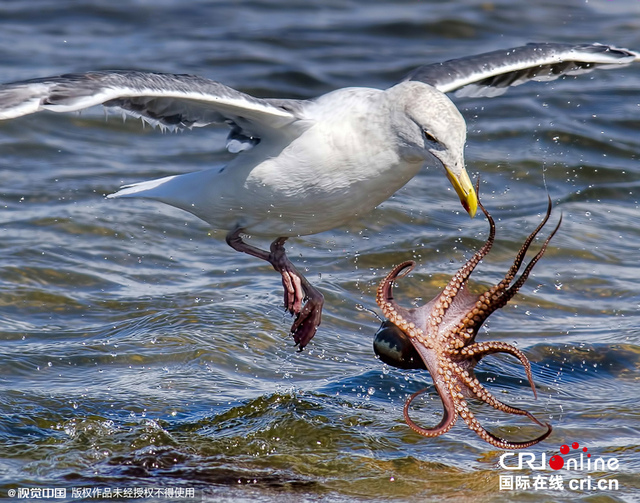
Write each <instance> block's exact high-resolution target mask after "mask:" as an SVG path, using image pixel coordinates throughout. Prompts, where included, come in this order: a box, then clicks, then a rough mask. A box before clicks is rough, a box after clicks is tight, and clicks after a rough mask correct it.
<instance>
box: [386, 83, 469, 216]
mask: <svg viewBox="0 0 640 503" xmlns="http://www.w3.org/2000/svg"><path fill="white" fill-rule="evenodd" d="M387 92H388V93H389V95H390V97H391V100H392V102H393V103H394V110H395V114H394V115H395V118H396V120H395V121H394V122H395V124H396V127H395V129H396V134H397V135H398V137H399V139H400V143H401V148H400V152H401V155H402V156H404V157H405V158H406V159H407V160H409V161H415V160H423V161H424V162H425V163H430V164H440V165H442V167H443V168H444V170H445V173H446V175H447V178H448V179H449V181H450V182H451V185H452V186H453V188H454V190H455V191H456V193H457V194H458V197H459V198H460V202H461V203H462V206H463V207H464V209H465V210H466V211H467V213H469V215H470V216H471V217H473V216H475V214H476V210H477V209H478V197H477V195H476V191H475V189H474V187H473V184H472V183H471V180H470V179H469V174H468V173H467V170H466V169H465V167H464V145H465V142H466V138H467V125H466V123H465V121H464V118H463V117H462V115H461V114H460V112H459V111H458V109H457V108H456V106H455V105H454V104H453V102H452V101H451V100H450V99H449V98H447V96H446V95H445V94H444V93H442V92H440V91H438V90H437V89H436V88H435V87H432V86H430V85H428V84H425V83H423V82H417V81H405V82H401V83H400V84H397V85H395V86H393V87H392V88H390V89H388V90H387Z"/></svg>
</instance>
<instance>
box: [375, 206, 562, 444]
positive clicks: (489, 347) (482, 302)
mask: <svg viewBox="0 0 640 503" xmlns="http://www.w3.org/2000/svg"><path fill="white" fill-rule="evenodd" d="M479 206H480V208H481V209H482V211H483V212H484V214H485V215H486V217H487V220H488V221H489V227H490V232H489V237H488V239H487V241H486V242H485V244H484V245H483V246H482V248H481V249H480V250H478V251H477V252H476V253H475V254H474V255H473V257H472V258H471V259H470V260H469V261H467V262H466V263H465V264H464V265H463V266H462V267H461V268H460V270H459V271H458V272H457V273H456V274H455V275H454V276H453V278H451V280H450V281H449V283H448V284H447V286H446V287H445V288H444V290H443V291H442V292H440V293H439V294H438V295H437V296H436V297H435V298H434V299H433V300H431V301H430V302H428V303H427V304H425V305H423V306H420V307H416V308H412V309H407V308H404V307H402V306H400V305H399V304H398V303H397V302H396V301H395V300H394V298H393V284H394V282H396V281H397V279H398V278H401V277H403V276H405V275H406V274H408V273H409V272H411V270H412V269H413V268H414V267H415V262H413V261H407V262H403V263H401V264H399V265H397V266H396V267H394V268H393V270H391V272H389V274H388V275H387V276H386V277H385V278H384V280H382V282H381V283H380V286H379V287H378V289H377V295H376V301H377V303H378V305H379V306H380V308H381V309H382V312H383V314H384V316H385V317H386V318H387V321H385V322H384V323H383V324H382V326H381V328H380V330H379V331H378V333H377V334H376V340H375V342H374V349H375V351H376V353H377V354H378V356H379V357H380V359H381V360H382V361H383V362H385V363H388V364H390V365H393V366H396V367H400V368H414V369H418V368H424V369H427V370H428V371H429V373H430V374H431V377H432V379H433V383H434V385H435V388H436V391H437V393H438V395H439V396H440V398H441V400H442V403H443V406H444V414H443V417H442V420H441V421H440V423H439V424H438V425H437V426H435V427H433V428H425V427H422V426H419V425H418V424H416V423H415V422H414V421H413V420H412V419H411V417H410V416H409V410H410V407H411V404H412V402H413V401H414V400H415V399H416V397H418V396H419V395H421V394H422V393H424V392H425V391H427V389H428V388H427V389H423V390H420V391H418V392H416V393H414V394H413V395H411V397H410V398H409V399H408V400H407V401H406V403H405V406H404V419H405V421H406V422H407V424H408V425H409V427H410V428H411V429H412V430H413V431H415V432H416V433H418V434H420V435H424V436H425V437H437V436H439V435H442V434H444V433H447V432H448V431H449V430H450V429H451V428H452V427H453V425H454V424H455V423H456V420H457V419H458V416H460V417H461V418H462V419H463V420H464V422H465V423H466V424H467V425H468V426H469V428H471V429H472V430H473V431H475V432H476V433H477V434H478V435H479V436H480V437H481V438H482V439H483V440H485V441H486V442H489V443H490V444H492V445H494V446H495V447H498V448H501V449H522V448H526V447H530V446H532V445H534V444H537V443H538V442H541V441H543V440H544V439H546V438H547V437H548V436H549V435H550V434H551V431H552V427H551V425H550V424H548V423H546V424H543V423H542V422H540V421H539V420H538V419H537V418H536V417H534V416H533V415H532V414H531V413H530V412H527V411H526V410H522V409H519V408H516V407H512V406H510V405H507V404H505V403H503V402H501V401H500V400H498V399H497V398H495V397H494V396H493V395H492V394H491V393H490V392H489V391H488V390H487V389H486V388H485V387H484V386H483V385H482V384H480V382H479V381H478V379H477V377H476V376H475V374H474V368H475V366H476V365H477V364H478V362H479V361H480V360H481V359H482V358H484V357H485V356H487V355H491V354H496V353H507V354H510V355H512V356H515V357H516V358H518V360H520V362H521V363H522V365H523V366H524V370H525V372H526V375H527V379H528V381H529V384H530V385H531V389H532V390H533V394H534V397H536V398H537V393H536V388H535V385H534V382H533V377H532V375H531V364H530V363H529V360H528V358H527V357H526V356H525V354H524V353H523V352H522V351H520V350H519V349H518V348H516V347H515V346H513V345H511V344H507V343H505V342H496V341H491V342H476V341H475V338H476V335H477V334H478V330H479V329H480V327H481V326H482V324H483V323H484V322H485V321H486V319H487V318H488V317H489V316H490V315H491V314H492V313H493V312H494V311H496V310H497V309H500V308H501V307H504V306H505V305H506V304H507V302H509V300H510V299H511V298H512V297H513V296H514V295H515V294H516V293H517V292H518V290H519V289H520V287H522V285H523V284H524V283H525V281H526V280H527V278H528V276H529V273H530V272H531V270H532V269H533V267H534V266H535V264H536V263H537V262H538V260H540V258H541V257H542V255H543V254H544V252H545V250H546V249H547V245H548V244H549V241H550V240H551V238H552V237H553V236H554V234H555V233H556V231H557V230H558V228H559V227H560V223H561V221H562V218H560V221H559V222H558V224H557V226H556V227H555V229H554V230H553V231H552V232H551V234H550V235H549V237H547V239H546V240H545V241H544V243H543V244H542V246H541V248H540V250H539V251H538V253H537V254H536V255H535V256H534V257H533V258H532V259H531V261H530V262H529V263H528V265H527V266H526V267H525V268H524V270H523V272H522V274H521V275H520V277H519V278H518V279H515V277H516V275H517V274H518V271H519V269H520V267H521V265H522V262H523V261H524V258H525V255H526V253H527V250H528V249H529V246H530V245H531V243H532V241H533V240H534V239H535V237H536V236H537V234H538V233H539V232H540V230H541V229H542V228H543V227H544V225H545V224H546V223H547V221H548V219H549V216H550V215H551V207H552V204H551V199H549V205H548V208H547V212H546V215H545V217H544V218H543V220H542V222H541V223H540V224H539V225H538V227H536V229H535V230H534V231H533V232H532V233H531V234H530V235H529V237H528V238H527V239H526V240H525V242H524V244H523V245H522V247H521V248H520V251H519V252H518V254H517V255H516V258H515V261H514V263H513V265H512V266H511V268H510V269H509V271H508V272H507V274H506V276H505V277H504V279H503V280H502V281H500V282H499V283H498V284H497V285H495V286H493V287H491V288H489V289H488V290H486V291H485V292H484V293H482V294H480V295H474V294H472V293H470V292H469V290H468V288H467V280H468V278H469V276H470V275H471V273H472V272H473V270H474V269H475V267H476V266H477V265H478V263H479V262H480V261H481V260H482V259H483V258H484V257H485V256H486V255H487V254H488V253H489V251H490V249H491V247H492V245H493V242H494V238H495V223H494V220H493V218H492V217H491V215H490V214H489V212H488V211H487V210H486V209H485V208H484V206H482V204H481V203H479ZM514 279H515V281H514ZM468 399H479V400H481V401H482V402H484V403H486V404H488V405H490V406H492V407H494V408H495V409H497V410H499V411H502V412H506V413H509V414H517V415H520V416H526V417H527V418H529V419H530V420H531V421H533V422H534V423H536V424H537V425H539V426H541V427H543V428H546V431H545V432H544V433H543V434H542V435H540V436H539V437H537V438H534V439H532V440H527V441H524V442H513V441H510V440H506V439H504V438H500V437H498V436H496V435H494V434H493V433H490V432H489V431H487V430H486V429H484V428H483V427H482V426H481V425H480V422H479V421H478V419H477V418H476V417H475V416H474V414H473V412H472V411H471V410H470V409H469V405H468V403H467V400H468Z"/></svg>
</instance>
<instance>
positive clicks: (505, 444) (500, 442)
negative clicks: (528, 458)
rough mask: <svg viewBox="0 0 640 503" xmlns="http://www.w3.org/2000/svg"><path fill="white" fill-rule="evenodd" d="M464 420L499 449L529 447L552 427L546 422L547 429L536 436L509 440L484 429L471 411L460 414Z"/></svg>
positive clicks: (548, 433) (548, 432)
mask: <svg viewBox="0 0 640 503" xmlns="http://www.w3.org/2000/svg"><path fill="white" fill-rule="evenodd" d="M461 415H462V419H464V422H465V423H467V426H469V428H471V429H472V430H473V431H475V432H476V433H477V434H478V436H479V437H480V438H482V440H484V441H486V442H489V443H490V444H491V445H494V446H496V447H499V448H500V449H526V448H527V447H531V446H532V445H535V444H537V443H538V442H542V441H543V440H544V439H545V438H547V437H548V436H549V435H551V432H552V431H553V428H552V427H551V425H550V424H549V423H546V424H545V425H544V426H546V427H547V431H546V432H544V433H543V434H542V435H540V436H539V437H537V438H534V439H532V440H527V441H525V442H512V441H510V440H506V439H504V438H500V437H498V436H496V435H494V434H493V433H491V432H489V431H487V430H485V429H484V428H483V427H482V426H481V425H480V422H479V421H478V420H477V419H476V418H475V416H474V415H473V413H471V412H468V413H467V414H461Z"/></svg>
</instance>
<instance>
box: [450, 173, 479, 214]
mask: <svg viewBox="0 0 640 503" xmlns="http://www.w3.org/2000/svg"><path fill="white" fill-rule="evenodd" d="M445 170H446V172H447V178H448V179H449V181H450V182H451V185H452V186H453V188H454V190H455V191H456V193H457V194H458V197H459V198H460V202H461V203H462V206H463V207H464V209H465V210H467V213H469V216H470V217H471V218H473V217H475V216H476V211H477V210H478V196H477V194H476V191H475V189H474V188H473V184H472V183H471V180H470V179H469V175H468V174H467V170H465V169H464V168H463V169H462V172H461V173H460V174H459V175H456V174H454V173H453V172H451V171H450V170H449V168H447V167H446V166H445Z"/></svg>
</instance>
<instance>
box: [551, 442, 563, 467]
mask: <svg viewBox="0 0 640 503" xmlns="http://www.w3.org/2000/svg"><path fill="white" fill-rule="evenodd" d="M563 447H564V446H563ZM549 466H550V467H551V468H552V469H553V470H559V469H560V468H562V467H563V466H564V459H562V456H558V455H557V454H556V455H555V456H552V457H551V459H550V460H549Z"/></svg>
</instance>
